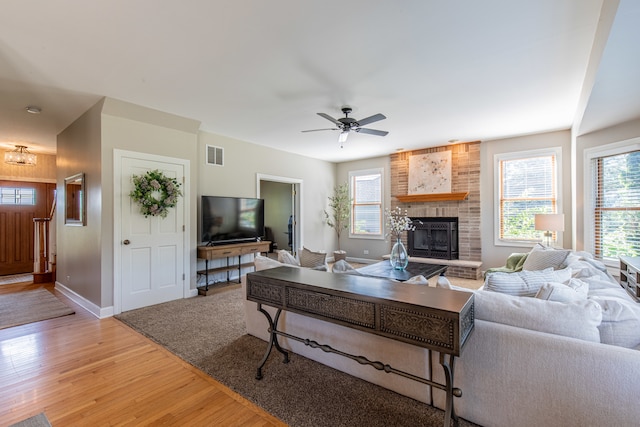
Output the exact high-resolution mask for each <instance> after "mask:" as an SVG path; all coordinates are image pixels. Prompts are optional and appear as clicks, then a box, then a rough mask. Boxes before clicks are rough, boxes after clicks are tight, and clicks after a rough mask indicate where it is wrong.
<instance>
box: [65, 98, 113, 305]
mask: <svg viewBox="0 0 640 427" xmlns="http://www.w3.org/2000/svg"><path fill="white" fill-rule="evenodd" d="M103 101H104V100H101V101H100V102H98V103H97V104H96V105H94V106H93V107H92V108H90V109H89V110H88V111H87V112H85V113H84V114H83V115H82V116H80V117H79V118H78V119H77V120H76V121H75V122H73V123H72V124H71V125H70V126H69V127H67V128H66V129H65V130H64V131H62V132H61V133H60V134H59V135H58V139H57V155H56V166H57V171H56V181H57V188H58V190H59V191H58V192H57V207H58V209H57V210H56V227H57V264H56V267H57V269H56V270H57V271H56V281H57V282H59V283H62V284H63V285H64V286H66V287H67V288H69V289H71V290H72V291H74V292H75V293H77V294H79V295H82V296H83V297H84V298H85V299H87V300H89V301H91V302H92V303H94V304H96V305H98V306H100V305H101V304H103V302H104V301H103V300H104V299H105V298H104V294H103V292H102V287H101V279H100V278H101V275H102V271H103V269H104V268H105V267H104V266H103V264H102V247H101V245H102V241H103V235H102V182H101V179H102V178H101V174H102V167H103V166H102V157H101V154H100V138H101V136H100V114H101V110H102V104H103ZM81 172H82V173H84V174H85V200H86V203H87V209H86V217H87V223H86V225H85V226H84V227H77V226H68V225H65V223H64V206H65V202H64V195H65V191H64V179H65V178H66V177H68V176H71V175H75V174H77V173H81ZM106 301H109V299H108V298H107V299H106ZM107 304H108V302H107Z"/></svg>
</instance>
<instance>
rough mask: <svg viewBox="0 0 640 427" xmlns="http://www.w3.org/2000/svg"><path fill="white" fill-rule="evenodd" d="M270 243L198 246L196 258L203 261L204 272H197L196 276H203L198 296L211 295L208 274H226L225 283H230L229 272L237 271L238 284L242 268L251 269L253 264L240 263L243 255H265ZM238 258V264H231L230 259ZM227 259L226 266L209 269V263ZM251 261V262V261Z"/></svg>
mask: <svg viewBox="0 0 640 427" xmlns="http://www.w3.org/2000/svg"><path fill="white" fill-rule="evenodd" d="M270 244H271V242H270V241H267V240H264V241H261V242H245V243H230V244H226V245H216V246H208V245H207V246H198V258H199V259H204V270H199V271H198V274H199V275H202V274H204V276H205V284H204V286H199V287H198V295H211V294H212V293H213V292H212V289H210V288H209V273H221V272H226V273H227V282H231V278H230V275H229V272H231V271H234V270H238V283H240V280H241V276H242V268H247V267H253V262H247V263H243V262H242V256H243V255H249V254H256V253H263V252H264V253H267V252H269V245H270ZM236 256H237V257H238V263H237V264H233V263H231V259H232V258H234V257H236ZM223 258H226V259H227V264H226V266H222V267H213V268H209V261H210V260H214V259H223ZM252 261H253V260H252Z"/></svg>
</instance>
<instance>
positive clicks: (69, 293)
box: [55, 281, 113, 319]
mask: <svg viewBox="0 0 640 427" xmlns="http://www.w3.org/2000/svg"><path fill="white" fill-rule="evenodd" d="M55 289H56V290H57V291H60V292H61V293H62V294H64V295H65V296H66V297H67V298H69V299H70V300H72V301H73V302H75V303H76V304H78V305H79V306H81V307H82V308H84V309H85V310H87V311H88V312H89V313H91V314H93V315H94V316H96V317H97V318H98V319H104V318H105V317H111V316H113V306H110V307H99V306H97V305H95V304H94V303H92V302H91V301H89V300H88V299H86V298H85V297H83V296H82V295H80V294H78V293H76V292H75V291H73V290H71V289H69V288H67V287H66V286H65V285H63V284H62V283H60V282H58V281H56V286H55Z"/></svg>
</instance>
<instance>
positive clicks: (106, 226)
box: [56, 98, 199, 308]
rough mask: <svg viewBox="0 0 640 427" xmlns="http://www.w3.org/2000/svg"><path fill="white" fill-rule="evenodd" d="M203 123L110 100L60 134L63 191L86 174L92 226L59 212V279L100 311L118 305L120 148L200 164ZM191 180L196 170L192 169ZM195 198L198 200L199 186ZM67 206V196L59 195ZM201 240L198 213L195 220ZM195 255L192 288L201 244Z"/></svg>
mask: <svg viewBox="0 0 640 427" xmlns="http://www.w3.org/2000/svg"><path fill="white" fill-rule="evenodd" d="M198 127H199V122H197V121H194V120H190V119H184V118H181V117H177V116H173V115H171V114H167V113H163V112H160V111H156V110H151V109H148V108H144V107H140V106H136V105H133V104H129V103H126V102H122V101H118V100H114V99H109V98H106V99H104V100H101V101H100V102H99V103H98V104H96V105H95V106H94V107H92V108H91V109H90V110H89V111H87V112H86V113H85V114H83V115H82V116H81V117H80V118H78V119H77V120H76V121H75V122H74V123H72V124H71V125H70V126H69V127H68V128H67V129H65V130H64V131H63V132H62V133H60V135H58V141H57V144H58V148H57V156H56V160H57V183H58V188H60V187H61V185H62V183H63V182H64V178H65V177H67V176H70V175H74V174H76V173H79V172H84V173H85V181H86V200H87V224H86V226H84V227H72V226H65V225H64V217H63V214H64V211H63V209H58V212H57V216H56V221H57V226H58V233H57V234H58V264H57V268H58V272H57V281H58V282H59V283H60V284H62V285H63V286H65V287H66V288H69V289H70V290H71V291H73V292H75V293H76V294H78V295H80V296H81V297H83V298H84V299H86V300H88V301H89V302H90V303H93V304H95V305H96V306H97V307H100V308H104V307H111V306H112V305H113V301H114V299H113V283H114V274H117V273H115V272H114V271H113V251H114V244H113V242H114V235H113V230H114V227H113V206H114V205H113V194H114V189H113V182H114V178H113V150H114V149H115V148H119V149H123V150H130V151H137V152H142V153H153V154H158V155H163V156H167V157H175V158H180V159H187V160H189V161H191V163H192V164H194V163H196V158H195V155H196V146H197V129H198ZM191 171H192V173H191V177H190V179H191V181H192V182H193V181H195V180H196V177H197V175H196V172H195V170H194V168H193V167H192V168H191ZM191 192H192V193H191V200H196V197H195V192H196V190H195V187H192V190H191ZM58 206H64V192H58ZM189 224H190V228H191V230H190V238H191V241H192V242H195V241H196V239H195V232H196V229H197V219H196V213H195V209H192V211H191V217H190V218H189ZM191 246H192V247H191V248H190V249H189V250H190V253H191V259H192V260H193V261H192V268H191V278H190V283H191V287H192V288H193V287H195V279H196V272H195V258H196V253H195V244H192V245H191Z"/></svg>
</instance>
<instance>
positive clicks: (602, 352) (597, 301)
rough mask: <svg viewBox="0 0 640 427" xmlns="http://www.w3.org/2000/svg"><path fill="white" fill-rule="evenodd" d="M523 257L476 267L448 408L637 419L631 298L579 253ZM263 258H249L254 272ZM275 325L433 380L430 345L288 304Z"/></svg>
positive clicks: (508, 417) (532, 419) (549, 420)
mask: <svg viewBox="0 0 640 427" xmlns="http://www.w3.org/2000/svg"><path fill="white" fill-rule="evenodd" d="M528 261H529V263H528V265H525V266H524V269H523V271H521V272H517V273H493V274H490V275H488V276H487V278H486V280H485V284H484V285H483V287H482V288H481V289H480V290H477V291H473V292H475V297H474V298H475V319H476V320H475V326H474V330H473V331H472V333H471V336H470V337H469V339H468V340H467V342H466V344H465V346H464V348H463V350H462V354H461V356H460V357H459V358H456V362H455V379H454V386H455V387H458V388H460V389H461V390H462V396H461V397H459V398H456V399H455V410H456V413H457V414H458V416H460V417H462V418H464V419H466V420H469V421H472V422H474V423H477V424H480V425H483V426H516V425H518V426H581V427H582V426H605V425H606V426H608V425H616V426H626V425H629V426H630V425H638V422H639V419H640V403H639V399H638V398H639V397H640V351H638V349H640V304H638V303H636V302H634V301H633V300H632V298H631V297H630V296H629V295H628V294H627V293H626V291H625V290H624V289H622V288H621V287H620V286H619V285H618V284H617V282H616V281H615V279H614V278H613V277H612V276H611V275H609V273H608V272H607V271H606V268H605V267H604V265H603V264H601V263H599V262H598V261H597V260H594V259H593V258H592V257H591V256H590V255H589V254H586V253H582V252H574V251H553V252H551V251H549V250H543V249H540V248H538V249H535V250H532V251H531V253H529V254H528ZM275 265H277V264H274V263H273V262H271V261H270V262H269V263H264V262H260V261H259V262H257V263H256V267H257V268H258V269H260V268H270V267H273V266H275ZM326 274H337V273H330V272H327V273H326ZM356 274H357V273H356ZM377 280H381V279H372V286H375V283H376V281H377ZM403 286H407V285H406V284H404V285H403ZM408 286H425V285H419V284H416V285H408ZM438 286H439V287H442V288H445V289H443V292H470V291H469V290H467V289H462V288H456V287H454V286H452V285H451V284H450V283H449V282H448V281H447V280H444V279H443V280H439V281H438ZM245 317H246V324H247V330H248V332H249V333H250V334H252V335H254V336H256V337H259V338H261V339H264V340H267V339H268V333H267V326H266V320H265V318H264V316H263V315H262V314H261V313H259V312H257V310H256V304H255V303H252V302H249V301H245ZM279 326H280V327H279V329H281V330H284V331H285V332H288V333H291V334H293V335H297V336H301V337H310V338H311V337H313V339H315V340H317V341H318V342H321V343H323V344H328V345H331V346H332V347H334V348H337V349H340V350H343V351H345V352H348V353H352V354H361V355H364V356H366V357H367V358H369V359H371V360H379V361H382V362H384V363H390V364H392V365H393V367H394V368H397V369H401V370H405V371H407V372H411V373H413V374H415V375H417V376H421V377H424V378H428V377H429V375H430V374H429V372H430V371H431V369H430V365H431V367H432V368H433V369H432V378H433V379H434V380H436V381H438V382H444V374H443V371H442V369H440V367H439V364H438V360H439V354H437V352H432V354H431V356H430V355H429V352H428V350H426V349H423V348H419V347H416V346H412V345H408V344H405V343H402V342H399V341H395V340H390V339H387V338H383V337H379V336H374V335H370V334H367V333H365V332H361V331H357V330H354V329H350V328H346V327H342V326H339V325H335V324H330V323H327V322H323V321H321V320H316V319H312V318H309V317H305V316H300V315H296V314H294V313H286V312H285V313H283V315H282V316H281V319H280V324H279ZM280 342H281V344H282V345H283V346H284V347H285V348H288V349H291V350H292V351H293V352H295V353H298V354H301V355H303V356H305V357H308V358H310V359H313V360H316V361H318V362H320V363H324V364H326V365H328V366H332V367H334V368H336V369H339V370H341V371H344V372H347V373H349V374H351V375H354V376H357V377H359V378H362V379H364V380H367V381H370V382H373V383H375V384H378V385H381V386H383V387H386V388H389V389H391V390H394V391H396V392H398V393H401V394H403V395H406V396H409V397H411V398H414V399H417V400H420V401H423V402H425V403H428V404H433V405H434V406H436V407H438V408H441V409H443V408H444V403H445V401H444V393H443V392H442V391H440V390H437V389H433V391H432V390H431V389H430V387H428V386H426V385H424V384H421V383H417V382H415V381H411V380H409V379H406V378H403V377H399V376H394V375H391V374H387V373H385V372H383V371H378V370H375V369H372V368H371V367H369V366H363V365H359V364H358V363H356V362H354V361H352V360H350V359H346V358H343V357H340V356H337V355H334V354H327V353H324V352H322V351H320V350H317V349H312V348H309V347H306V346H305V345H303V344H301V343H299V342H296V341H288V340H286V339H281V341H280ZM265 345H266V344H265ZM429 357H431V363H429Z"/></svg>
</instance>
